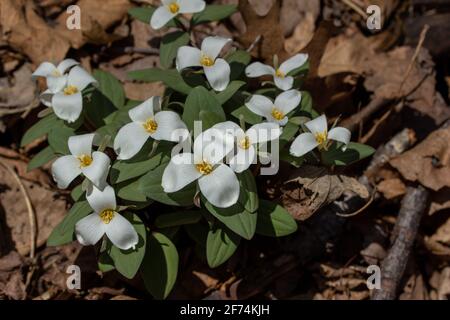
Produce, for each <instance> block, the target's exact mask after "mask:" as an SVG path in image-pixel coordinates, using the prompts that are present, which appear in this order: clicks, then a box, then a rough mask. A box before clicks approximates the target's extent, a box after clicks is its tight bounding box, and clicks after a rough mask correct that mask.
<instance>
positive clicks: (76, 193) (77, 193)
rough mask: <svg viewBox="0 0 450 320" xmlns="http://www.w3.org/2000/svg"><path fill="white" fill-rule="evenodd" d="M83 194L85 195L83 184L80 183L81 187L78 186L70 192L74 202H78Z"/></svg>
mask: <svg viewBox="0 0 450 320" xmlns="http://www.w3.org/2000/svg"><path fill="white" fill-rule="evenodd" d="M83 194H84V191H83V184H82V183H80V184H79V185H77V186H76V187H75V188H73V189H72V191H71V192H70V197H71V198H72V200H73V201H78V200H80V198H81V197H82V196H83Z"/></svg>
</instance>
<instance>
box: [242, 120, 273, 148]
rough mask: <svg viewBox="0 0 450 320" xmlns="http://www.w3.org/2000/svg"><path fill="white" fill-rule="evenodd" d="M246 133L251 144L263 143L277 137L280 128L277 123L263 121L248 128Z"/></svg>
mask: <svg viewBox="0 0 450 320" xmlns="http://www.w3.org/2000/svg"><path fill="white" fill-rule="evenodd" d="M246 135H247V136H248V137H249V139H250V142H251V143H252V144H254V143H264V142H267V141H272V140H275V139H277V138H278V137H279V136H280V135H281V128H280V126H279V125H278V124H277V123H273V122H263V123H258V124H255V125H254V126H252V127H251V128H250V129H248V130H247V132H246Z"/></svg>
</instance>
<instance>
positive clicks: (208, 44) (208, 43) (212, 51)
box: [188, 0, 231, 60]
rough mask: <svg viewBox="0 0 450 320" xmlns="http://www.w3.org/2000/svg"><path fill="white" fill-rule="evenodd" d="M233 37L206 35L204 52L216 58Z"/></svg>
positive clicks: (203, 45)
mask: <svg viewBox="0 0 450 320" xmlns="http://www.w3.org/2000/svg"><path fill="white" fill-rule="evenodd" d="M188 1H189V0H188ZM230 41H231V39H229V38H223V37H218V36H215V37H206V38H205V39H204V40H203V42H202V53H203V54H205V55H207V56H208V57H209V58H211V59H213V60H215V59H216V58H217V57H218V56H219V53H220V51H222V49H223V47H224V46H225V45H226V44H227V43H228V42H230Z"/></svg>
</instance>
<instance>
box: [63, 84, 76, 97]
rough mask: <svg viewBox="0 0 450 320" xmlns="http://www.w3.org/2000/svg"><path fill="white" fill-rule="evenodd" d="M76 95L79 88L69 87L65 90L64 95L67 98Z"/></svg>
mask: <svg viewBox="0 0 450 320" xmlns="http://www.w3.org/2000/svg"><path fill="white" fill-rule="evenodd" d="M75 93H78V88H77V87H75V86H67V87H65V88H64V94H65V95H66V96H71V95H73V94H75Z"/></svg>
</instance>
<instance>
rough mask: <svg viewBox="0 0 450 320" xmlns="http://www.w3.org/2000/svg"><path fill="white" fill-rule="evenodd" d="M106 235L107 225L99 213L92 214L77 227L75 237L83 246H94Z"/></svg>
mask: <svg viewBox="0 0 450 320" xmlns="http://www.w3.org/2000/svg"><path fill="white" fill-rule="evenodd" d="M104 234H105V224H104V223H103V221H102V219H100V217H99V215H98V214H97V213H91V214H90V215H88V216H87V217H84V218H83V219H81V220H80V221H78V222H77V224H76V225H75V235H76V236H77V240H78V242H79V243H81V244H82V245H83V246H93V245H94V244H96V243H97V242H98V241H99V240H100V239H101V238H102V236H103V235H104Z"/></svg>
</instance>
